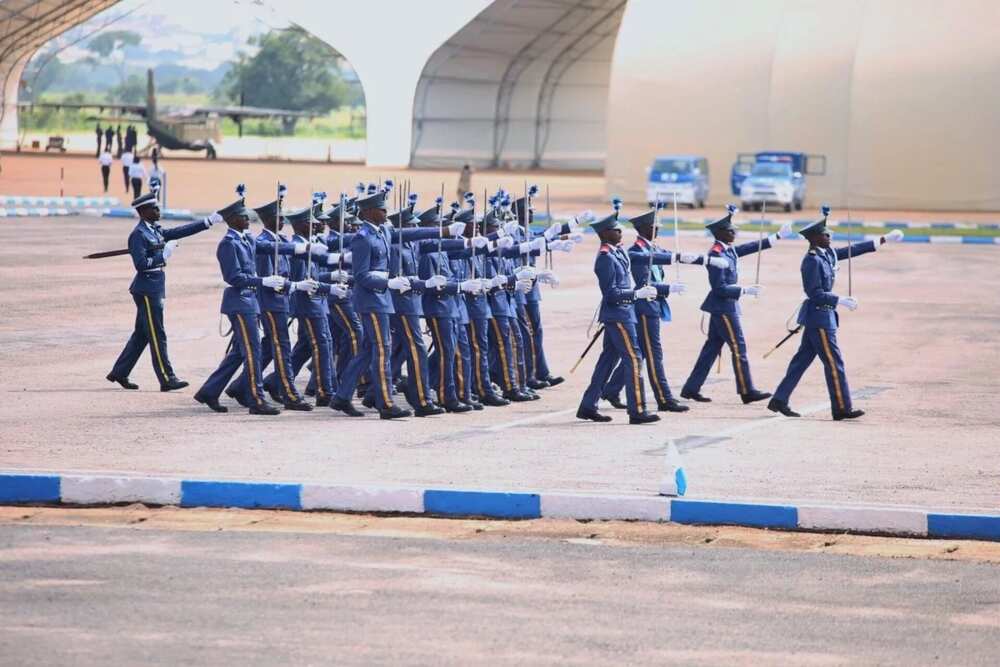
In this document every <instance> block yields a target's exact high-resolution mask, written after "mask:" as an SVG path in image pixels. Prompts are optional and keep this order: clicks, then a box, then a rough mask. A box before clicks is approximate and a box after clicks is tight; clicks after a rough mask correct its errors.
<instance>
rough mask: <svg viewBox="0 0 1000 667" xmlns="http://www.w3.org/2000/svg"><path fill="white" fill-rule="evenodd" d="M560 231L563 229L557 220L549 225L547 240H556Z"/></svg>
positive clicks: (546, 232) (546, 231)
mask: <svg viewBox="0 0 1000 667" xmlns="http://www.w3.org/2000/svg"><path fill="white" fill-rule="evenodd" d="M560 231H562V224H561V223H558V222H556V223H553V224H551V225H549V228H548V229H546V230H545V240H546V241H552V240H554V239H555V238H556V237H557V236H559V232H560Z"/></svg>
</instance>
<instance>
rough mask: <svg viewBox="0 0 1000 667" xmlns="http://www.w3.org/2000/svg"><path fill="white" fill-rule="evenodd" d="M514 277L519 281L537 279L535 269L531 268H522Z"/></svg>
mask: <svg viewBox="0 0 1000 667" xmlns="http://www.w3.org/2000/svg"><path fill="white" fill-rule="evenodd" d="M514 276H515V277H516V278H517V279H518V280H531V279H532V278H534V277H535V269H534V268H533V267H530V266H522V267H521V268H519V269H518V270H517V271H515V272H514Z"/></svg>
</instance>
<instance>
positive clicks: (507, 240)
mask: <svg viewBox="0 0 1000 667" xmlns="http://www.w3.org/2000/svg"><path fill="white" fill-rule="evenodd" d="M513 247H514V239H513V237H510V236H504V237H503V238H501V239H498V240H497V248H500V249H501V250H507V249H508V248H513Z"/></svg>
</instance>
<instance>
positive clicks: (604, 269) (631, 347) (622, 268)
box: [577, 214, 646, 418]
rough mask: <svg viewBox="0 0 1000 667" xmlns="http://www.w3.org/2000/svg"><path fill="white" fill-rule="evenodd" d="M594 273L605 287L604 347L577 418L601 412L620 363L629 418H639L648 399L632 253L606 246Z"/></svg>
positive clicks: (603, 224)
mask: <svg viewBox="0 0 1000 667" xmlns="http://www.w3.org/2000/svg"><path fill="white" fill-rule="evenodd" d="M617 224H618V223H617V214H615V215H613V216H610V217H609V218H605V219H603V220H600V221H598V222H596V223H594V225H593V227H594V228H595V229H598V230H600V229H607V228H610V227H611V226H613V225H617ZM594 273H595V274H596V275H597V282H598V284H599V286H600V288H601V307H600V310H599V311H598V318H597V319H598V320H599V321H600V322H601V324H603V325H604V341H603V345H604V347H603V349H602V350H601V356H600V357H599V358H598V359H597V365H596V366H595V367H594V373H593V375H592V376H591V378H590V385H589V386H588V387H587V389H586V391H584V393H583V398H582V399H581V400H580V410H579V412H578V413H577V416H582V415H583V414H584V413H596V412H597V401H598V400H599V399H600V397H601V390H602V389H603V388H604V385H605V384H606V383H607V381H608V378H609V377H610V376H611V372H612V371H613V370H614V368H615V365H616V364H617V363H618V362H619V360H620V361H621V362H622V364H623V365H624V366H625V378H626V385H627V389H626V391H625V396H626V401H627V405H628V414H629V417H633V418H639V417H640V415H643V414H644V413H645V412H646V397H645V390H644V388H643V381H642V361H641V359H640V358H639V344H638V342H637V340H636V331H635V322H636V319H635V311H634V309H633V307H632V304H633V303H634V302H635V285H634V284H633V281H632V271H631V265H630V262H629V258H628V253H626V252H625V250H624V249H623V248H622V247H621V246H613V245H610V244H608V243H602V244H601V247H600V250H599V251H598V253H597V259H596V260H595V262H594Z"/></svg>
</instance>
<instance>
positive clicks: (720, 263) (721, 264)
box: [708, 257, 729, 269]
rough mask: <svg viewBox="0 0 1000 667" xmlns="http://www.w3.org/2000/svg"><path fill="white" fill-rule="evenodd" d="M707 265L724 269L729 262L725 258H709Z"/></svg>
mask: <svg viewBox="0 0 1000 667" xmlns="http://www.w3.org/2000/svg"><path fill="white" fill-rule="evenodd" d="M708 263H709V264H711V265H712V266H714V267H715V268H717V269H724V268H726V267H727V266H729V261H728V260H726V258H725V257H709V258H708Z"/></svg>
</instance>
